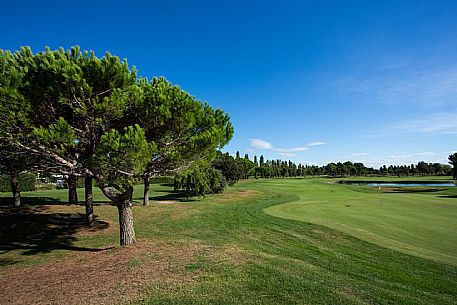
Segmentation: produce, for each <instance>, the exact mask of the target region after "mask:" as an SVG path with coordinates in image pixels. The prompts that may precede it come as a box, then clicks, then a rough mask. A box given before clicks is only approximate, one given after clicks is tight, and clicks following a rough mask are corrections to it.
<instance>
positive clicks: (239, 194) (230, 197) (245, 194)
mask: <svg viewBox="0 0 457 305" xmlns="http://www.w3.org/2000/svg"><path fill="white" fill-rule="evenodd" d="M258 194H260V192H258V191H255V190H243V191H236V192H227V193H224V194H222V195H218V197H217V201H218V202H224V203H225V202H229V201H236V200H238V199H246V198H251V197H255V196H257V195H258Z"/></svg>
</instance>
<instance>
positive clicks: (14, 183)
mask: <svg viewBox="0 0 457 305" xmlns="http://www.w3.org/2000/svg"><path fill="white" fill-rule="evenodd" d="M10 177H11V193H12V194H13V203H14V206H15V207H18V206H20V205H21V191H20V190H19V174H18V173H17V172H15V171H11V173H10Z"/></svg>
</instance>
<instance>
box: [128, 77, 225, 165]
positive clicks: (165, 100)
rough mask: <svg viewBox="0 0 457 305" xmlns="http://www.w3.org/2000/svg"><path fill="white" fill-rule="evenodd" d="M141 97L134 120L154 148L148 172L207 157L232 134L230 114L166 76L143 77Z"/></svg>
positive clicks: (210, 156) (212, 154)
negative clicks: (184, 89) (193, 94)
mask: <svg viewBox="0 0 457 305" xmlns="http://www.w3.org/2000/svg"><path fill="white" fill-rule="evenodd" d="M139 86H140V88H141V91H142V93H143V98H142V99H141V100H139V102H138V103H137V106H136V107H137V109H136V111H135V113H136V116H137V118H136V119H135V120H136V121H138V122H140V125H141V126H142V127H143V128H144V129H145V133H146V136H147V138H148V140H149V141H151V142H153V143H154V144H155V145H156V147H157V150H156V151H155V152H154V154H153V155H152V156H151V161H150V163H149V166H148V169H147V172H149V173H154V174H164V173H173V172H175V171H178V170H179V169H180V168H182V167H187V166H188V164H191V163H193V162H195V161H198V160H203V159H206V160H210V159H211V158H212V157H213V156H214V153H215V150H216V149H219V148H221V147H223V146H224V145H225V144H226V143H227V142H228V141H229V140H230V139H231V137H232V135H233V127H232V125H231V123H230V120H229V117H228V115H227V114H226V113H224V112H223V111H222V110H221V109H217V110H214V109H213V108H212V107H211V106H209V105H208V104H206V103H203V102H201V101H198V100H197V99H195V98H194V97H193V96H191V95H190V94H188V93H187V92H185V91H183V90H182V89H181V88H180V87H179V86H176V85H172V84H171V83H170V82H168V81H167V80H166V79H165V78H154V79H152V81H151V82H148V81H147V80H146V79H142V80H140V82H139Z"/></svg>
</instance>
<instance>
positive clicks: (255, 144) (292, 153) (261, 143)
mask: <svg viewBox="0 0 457 305" xmlns="http://www.w3.org/2000/svg"><path fill="white" fill-rule="evenodd" d="M249 141H250V144H251V151H252V150H254V149H263V150H270V151H273V152H276V153H277V154H278V155H280V156H282V157H296V156H298V154H296V153H298V152H304V151H307V150H308V149H309V148H308V147H292V148H281V147H275V146H273V144H271V143H270V142H268V141H265V140H262V139H250V140H249Z"/></svg>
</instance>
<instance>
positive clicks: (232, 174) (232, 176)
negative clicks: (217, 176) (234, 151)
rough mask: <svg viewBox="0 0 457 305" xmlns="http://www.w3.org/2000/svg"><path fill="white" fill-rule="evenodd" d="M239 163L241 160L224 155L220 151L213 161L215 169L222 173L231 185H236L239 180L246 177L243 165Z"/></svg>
mask: <svg viewBox="0 0 457 305" xmlns="http://www.w3.org/2000/svg"><path fill="white" fill-rule="evenodd" d="M238 161H240V159H238V160H235V159H234V158H233V157H232V156H230V155H229V154H228V153H225V154H223V153H221V152H220V151H218V153H217V155H216V158H215V159H214V161H213V167H214V168H215V169H218V170H220V171H221V172H222V174H223V175H224V177H225V179H226V180H227V183H228V184H229V185H234V184H235V183H236V182H237V181H238V180H239V179H241V178H243V177H244V176H245V171H244V168H243V164H242V163H241V162H238Z"/></svg>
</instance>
